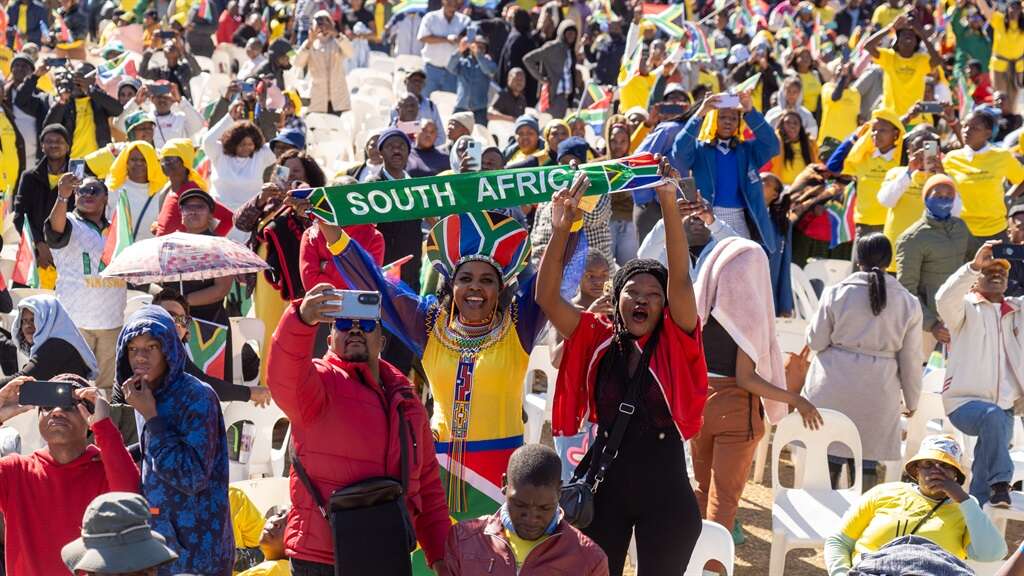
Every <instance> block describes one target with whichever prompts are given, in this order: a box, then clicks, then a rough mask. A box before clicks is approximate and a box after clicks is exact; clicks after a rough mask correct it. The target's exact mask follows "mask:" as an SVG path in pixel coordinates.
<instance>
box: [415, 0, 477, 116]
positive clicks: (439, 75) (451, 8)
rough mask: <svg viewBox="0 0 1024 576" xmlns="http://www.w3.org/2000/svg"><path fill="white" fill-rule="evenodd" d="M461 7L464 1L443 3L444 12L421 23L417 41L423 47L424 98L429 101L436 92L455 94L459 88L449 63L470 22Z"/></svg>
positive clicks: (434, 13) (431, 14)
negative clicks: (442, 91)
mask: <svg viewBox="0 0 1024 576" xmlns="http://www.w3.org/2000/svg"><path fill="white" fill-rule="evenodd" d="M461 5H462V2H461V0H441V9H440V10H432V11H430V12H427V13H426V14H425V15H424V16H423V21H422V22H420V31H419V34H417V35H416V37H417V39H419V41H420V42H422V43H423V48H422V52H421V54H422V56H423V60H424V62H425V63H426V65H425V68H424V71H425V72H426V74H427V82H426V85H425V86H424V87H423V94H422V95H423V97H424V98H430V95H431V94H432V93H433V92H434V90H444V91H445V92H455V91H456V89H457V88H458V82H457V81H456V78H455V75H454V74H452V73H451V72H449V71H448V61H449V60H451V57H452V54H454V53H455V52H456V51H457V50H458V46H459V37H460V36H462V34H463V33H464V32H465V31H466V28H467V27H468V26H469V22H470V20H469V16H466V15H465V14H463V13H461V12H458V9H459V7H460V6H461Z"/></svg>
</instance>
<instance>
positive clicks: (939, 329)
mask: <svg viewBox="0 0 1024 576" xmlns="http://www.w3.org/2000/svg"><path fill="white" fill-rule="evenodd" d="M921 196H922V198H923V199H924V215H923V216H922V217H921V218H920V219H919V220H918V221H917V222H916V223H914V224H911V225H910V227H909V228H907V230H906V231H905V232H904V233H903V234H902V235H901V236H900V238H899V240H898V241H897V242H896V279H897V280H899V282H900V284H903V287H904V288H906V289H907V291H909V292H910V293H911V294H914V295H916V296H917V298H918V300H919V301H920V302H921V311H922V313H923V318H922V321H921V327H922V328H923V329H924V333H923V338H922V343H923V351H924V354H925V358H926V359H927V357H928V356H930V355H931V353H932V351H933V350H935V344H936V342H938V343H941V344H949V342H950V338H949V330H948V329H947V328H946V325H945V324H944V323H943V321H942V319H941V318H939V312H938V309H937V308H936V303H935V293H936V292H937V291H938V289H939V287H940V286H942V284H943V283H944V282H945V281H946V279H947V278H949V277H950V276H951V275H952V274H953V273H954V272H956V270H957V269H958V268H960V266H961V264H962V263H963V261H964V255H965V254H966V253H967V241H968V238H969V237H970V232H968V231H967V225H966V224H964V221H963V220H961V219H960V218H958V217H956V216H954V215H953V211H954V207H955V204H956V199H957V190H956V183H955V182H953V180H952V179H950V178H949V177H948V176H946V175H944V174H936V175H934V176H932V177H930V178H928V180H927V181H926V182H925V184H924V186H923V189H922V191H921Z"/></svg>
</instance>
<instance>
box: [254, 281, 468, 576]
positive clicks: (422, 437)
mask: <svg viewBox="0 0 1024 576" xmlns="http://www.w3.org/2000/svg"><path fill="white" fill-rule="evenodd" d="M332 288H333V286H331V285H330V284H327V283H321V284H317V285H316V286H314V287H312V289H310V290H308V291H307V292H306V296H305V298H303V300H302V301H301V303H298V302H293V303H292V305H291V307H289V308H288V309H287V310H286V311H285V313H284V316H282V318H281V322H280V323H279V324H278V326H277V330H275V331H274V337H273V341H272V343H271V345H270V358H269V360H268V362H267V371H268V376H267V382H268V383H269V386H270V390H271V393H272V394H273V396H274V401H275V402H276V403H277V405H278V406H280V408H281V410H283V411H284V413H285V414H287V415H288V418H289V420H291V424H292V441H293V442H294V444H295V453H296V455H297V456H298V459H299V461H300V462H301V463H302V466H303V468H304V469H305V470H306V473H307V474H308V476H309V477H310V479H311V480H312V483H313V486H314V487H315V489H316V490H317V491H318V492H319V493H320V496H321V497H322V498H323V499H324V500H327V499H328V498H329V497H330V495H331V493H333V492H334V491H335V490H337V489H339V488H343V487H347V486H351V485H353V484H355V483H358V482H361V481H363V480H366V479H369V478H374V477H381V476H390V477H393V478H398V477H400V475H401V471H400V468H401V452H402V447H401V446H400V445H399V438H401V437H406V435H405V434H402V433H400V432H399V426H405V427H406V431H408V432H411V438H410V440H409V442H408V443H407V445H406V446H405V449H406V451H407V452H408V454H409V456H408V458H407V462H408V466H409V471H408V485H407V490H406V494H405V499H406V506H407V509H408V511H409V515H410V516H411V518H412V523H413V526H414V527H415V530H416V537H417V539H418V541H419V543H420V546H422V548H423V551H424V553H425V555H426V559H427V563H428V564H429V565H430V566H431V568H433V569H434V570H435V571H437V572H438V573H443V569H444V562H443V557H444V542H445V539H446V538H447V536H448V530H449V528H450V527H451V525H450V521H449V517H448V505H447V504H446V502H445V496H444V490H443V489H442V488H441V477H440V473H439V467H438V464H437V458H436V455H435V453H434V442H433V436H432V435H431V432H430V422H429V420H428V417H427V412H426V410H425V409H424V408H423V405H422V403H420V401H419V399H418V398H417V397H416V394H415V392H413V389H412V385H411V384H410V383H409V381H408V380H407V379H406V378H405V376H403V375H402V374H401V373H400V372H399V371H398V370H396V369H395V368H394V367H393V366H391V365H390V364H388V363H387V362H384V361H383V360H381V359H380V350H381V347H382V345H383V340H384V338H383V336H382V334H381V332H382V329H381V327H380V324H379V322H377V321H368V322H367V321H358V320H348V321H344V320H343V321H341V322H338V323H335V325H334V330H333V331H332V332H331V336H330V340H329V346H330V348H329V349H328V351H327V353H326V354H324V357H323V358H317V359H314V358H313V355H312V353H311V351H312V350H313V340H314V338H315V336H316V332H317V325H318V324H320V323H322V322H335V318H334V316H332V314H333V315H337V314H338V313H339V312H341V313H342V314H343V313H344V311H343V310H340V308H339V307H338V306H336V305H334V304H332V301H336V300H337V297H336V296H332V295H330V294H328V293H327V292H326V291H327V290H330V289H332ZM339 324H341V326H339ZM361 324H362V326H361ZM366 324H371V325H372V326H367V325H366ZM290 492H291V501H292V509H291V511H290V512H289V513H288V524H287V527H286V528H285V537H284V540H285V551H286V553H287V555H288V557H289V558H291V562H292V574H294V575H297V576H307V575H310V576H320V575H325V576H333V575H334V568H333V564H334V547H333V544H332V542H331V527H330V526H329V525H328V523H327V521H326V520H325V519H324V517H323V515H322V514H321V513H320V511H319V510H318V508H317V505H316V503H315V501H314V499H313V496H312V495H311V494H310V493H309V491H308V490H307V489H306V487H305V486H303V484H302V482H301V481H300V480H299V478H298V476H297V475H296V473H295V467H292V471H291V489H290Z"/></svg>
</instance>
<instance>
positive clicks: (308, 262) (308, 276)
mask: <svg viewBox="0 0 1024 576" xmlns="http://www.w3.org/2000/svg"><path fill="white" fill-rule="evenodd" d="M344 230H345V233H346V234H348V235H349V236H350V237H351V238H352V239H353V240H355V241H356V242H358V243H359V245H360V246H362V247H363V250H366V253H367V254H369V255H370V256H372V257H373V261H374V262H376V263H377V266H382V265H383V264H384V235H383V234H381V233H380V232H379V231H378V230H377V227H376V226H374V225H373V224H354V225H352V226H345V227H344ZM299 271H300V273H301V274H302V286H303V287H304V288H305V289H306V290H310V289H312V288H313V286H316V285H317V284H320V283H321V282H327V283H328V284H331V285H333V286H334V287H335V288H339V289H342V290H345V289H347V288H348V283H346V282H345V279H344V278H342V277H341V273H340V272H338V267H337V266H335V265H334V255H333V254H331V251H330V250H328V249H327V241H326V240H324V235H323V234H321V233H320V228H319V227H317V226H310V227H309V228H306V231H305V232H303V233H302V243H301V244H300V245H299Z"/></svg>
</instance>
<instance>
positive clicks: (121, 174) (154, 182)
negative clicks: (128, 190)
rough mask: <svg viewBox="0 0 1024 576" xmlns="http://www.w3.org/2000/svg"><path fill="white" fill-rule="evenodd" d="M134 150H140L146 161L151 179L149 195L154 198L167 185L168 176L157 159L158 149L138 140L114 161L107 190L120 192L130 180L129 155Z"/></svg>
mask: <svg viewBox="0 0 1024 576" xmlns="http://www.w3.org/2000/svg"><path fill="white" fill-rule="evenodd" d="M132 150H138V151H139V152H141V153H142V157H143V158H145V159H146V173H147V177H148V178H149V195H150V196H152V195H154V194H156V193H157V192H159V191H160V190H161V189H163V187H164V185H165V184H167V176H165V175H164V171H163V170H162V169H161V168H160V161H159V160H158V159H157V157H156V149H154V148H153V146H152V145H151V144H150V143H149V142H143V141H141V140H136V141H135V142H132V143H130V144H128V145H127V146H125V147H124V150H121V153H120V154H118V155H117V158H115V159H114V164H113V165H111V166H110V175H109V176H107V189H108V190H110V191H111V192H115V191H117V190H120V189H121V187H122V186H124V183H125V182H126V181H127V180H128V155H129V154H131V152H132Z"/></svg>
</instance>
